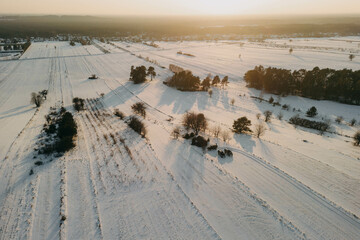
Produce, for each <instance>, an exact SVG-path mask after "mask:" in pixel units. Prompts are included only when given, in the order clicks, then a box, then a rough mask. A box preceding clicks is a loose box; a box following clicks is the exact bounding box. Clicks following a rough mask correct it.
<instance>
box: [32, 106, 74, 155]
mask: <svg viewBox="0 0 360 240" xmlns="http://www.w3.org/2000/svg"><path fill="white" fill-rule="evenodd" d="M46 121H47V123H46V124H45V125H44V132H45V133H47V136H48V140H47V141H46V144H44V146H43V147H42V148H41V149H40V150H39V153H42V154H51V153H53V152H59V153H63V152H67V151H69V150H70V149H72V148H73V147H75V142H74V137H75V136H76V134H77V125H76V122H75V120H74V117H73V115H72V114H71V113H70V112H67V111H66V110H65V108H61V110H60V112H59V113H56V112H53V113H51V114H49V115H47V116H46ZM49 140H50V141H49ZM49 142H50V143H49Z"/></svg>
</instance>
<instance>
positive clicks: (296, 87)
mask: <svg viewBox="0 0 360 240" xmlns="http://www.w3.org/2000/svg"><path fill="white" fill-rule="evenodd" d="M244 79H245V81H246V83H247V86H248V87H250V88H255V89H258V90H263V91H265V92H268V93H273V94H279V95H298V96H303V97H308V98H312V99H318V100H321V99H326V100H334V101H338V102H342V103H348V104H356V105H359V104H360V71H359V70H358V71H353V70H351V69H342V70H334V69H330V68H324V69H320V68H319V67H315V68H314V69H312V70H305V69H300V70H295V71H293V72H292V71H291V70H287V69H282V68H273V67H268V68H264V67H263V66H261V65H260V66H256V67H255V68H254V69H253V70H249V71H247V72H246V73H245V76H244Z"/></svg>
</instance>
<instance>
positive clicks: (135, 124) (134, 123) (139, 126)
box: [128, 116, 147, 137]
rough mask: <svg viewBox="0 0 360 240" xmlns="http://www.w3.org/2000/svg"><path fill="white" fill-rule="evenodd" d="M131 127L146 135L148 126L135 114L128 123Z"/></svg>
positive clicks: (143, 135)
mask: <svg viewBox="0 0 360 240" xmlns="http://www.w3.org/2000/svg"><path fill="white" fill-rule="evenodd" d="M128 125H129V127H130V128H132V129H133V130H134V131H135V132H137V133H138V134H140V135H141V136H142V137H145V136H146V133H147V131H146V127H145V124H144V123H143V122H142V121H141V120H140V119H138V118H137V117H135V116H132V117H131V118H130V121H129V123H128Z"/></svg>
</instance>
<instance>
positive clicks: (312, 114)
mask: <svg viewBox="0 0 360 240" xmlns="http://www.w3.org/2000/svg"><path fill="white" fill-rule="evenodd" d="M317 114H318V113H317V109H316V107H314V106H312V107H311V108H309V109H308V110H307V111H306V116H308V117H315V116H316V115H317Z"/></svg>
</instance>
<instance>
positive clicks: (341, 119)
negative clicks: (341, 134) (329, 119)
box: [335, 116, 344, 124]
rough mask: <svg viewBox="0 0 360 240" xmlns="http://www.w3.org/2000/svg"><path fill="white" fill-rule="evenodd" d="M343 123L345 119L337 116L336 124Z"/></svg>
mask: <svg viewBox="0 0 360 240" xmlns="http://www.w3.org/2000/svg"><path fill="white" fill-rule="evenodd" d="M342 121H344V118H343V117H342V116H337V117H336V119H335V122H336V123H337V124H341V123H342Z"/></svg>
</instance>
